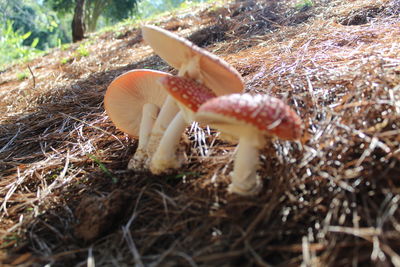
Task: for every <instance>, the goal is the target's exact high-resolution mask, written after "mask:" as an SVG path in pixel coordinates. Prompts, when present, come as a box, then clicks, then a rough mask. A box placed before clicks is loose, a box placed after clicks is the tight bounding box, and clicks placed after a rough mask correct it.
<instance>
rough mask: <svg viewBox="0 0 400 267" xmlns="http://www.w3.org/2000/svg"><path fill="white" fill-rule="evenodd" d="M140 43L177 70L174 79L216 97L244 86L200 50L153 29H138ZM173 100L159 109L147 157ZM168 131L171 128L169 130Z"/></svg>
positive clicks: (235, 73) (234, 72) (216, 59)
mask: <svg viewBox="0 0 400 267" xmlns="http://www.w3.org/2000/svg"><path fill="white" fill-rule="evenodd" d="M142 34H143V39H144V40H145V41H146V42H147V44H149V45H150V46H151V47H152V48H153V50H154V51H155V53H156V54H157V55H159V56H160V57H161V58H162V59H164V60H165V61H166V62H167V63H168V64H170V65H171V66H172V67H174V68H176V69H178V76H180V77H186V78H191V79H193V80H195V81H197V82H198V83H200V84H203V85H205V86H206V87H207V88H209V89H211V90H212V91H213V92H214V93H215V94H216V95H224V94H232V93H240V92H242V91H243V88H244V84H243V81H242V77H241V76H240V74H239V73H238V71H237V70H235V69H234V68H233V67H232V66H230V65H229V64H228V63H226V62H225V61H223V60H222V59H220V58H219V57H217V56H215V55H213V54H212V53H210V52H208V51H206V50H205V49H202V48H200V47H198V46H196V45H194V44H193V43H192V42H190V41H188V40H186V39H185V38H182V37H179V36H177V35H176V34H173V33H171V32H169V31H166V30H164V29H161V28H159V27H156V26H148V25H147V26H142ZM173 102H174V101H173V100H172V99H171V98H170V97H168V98H167V100H166V101H165V104H164V106H163V107H162V108H161V111H160V115H159V118H158V119H157V120H156V122H155V124H154V127H153V130H152V132H151V136H150V140H149V144H148V154H149V156H151V155H153V154H154V152H155V150H156V149H157V146H158V144H159V140H160V138H161V136H162V135H163V134H164V132H165V129H166V127H168V124H165V123H162V120H161V118H162V117H163V116H164V115H163V114H164V113H165V112H168V110H169V107H170V106H171V105H173ZM171 127H172V126H171Z"/></svg>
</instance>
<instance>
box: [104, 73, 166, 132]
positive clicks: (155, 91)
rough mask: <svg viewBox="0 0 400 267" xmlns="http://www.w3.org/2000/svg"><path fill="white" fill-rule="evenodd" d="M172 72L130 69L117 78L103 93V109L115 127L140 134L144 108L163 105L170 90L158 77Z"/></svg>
mask: <svg viewBox="0 0 400 267" xmlns="http://www.w3.org/2000/svg"><path fill="white" fill-rule="evenodd" d="M167 76H170V74H168V73H165V72H161V71H155V70H147V69H138V70H132V71H128V72H126V73H124V74H122V75H120V76H118V77H117V78H115V79H114V80H113V81H112V82H111V84H110V85H109V86H108V88H107V92H106V94H105V96H104V108H105V110H106V112H107V115H108V116H109V117H110V119H111V120H112V122H113V123H114V124H115V126H116V127H117V128H118V129H120V130H121V131H123V132H125V133H127V134H129V135H130V136H133V137H137V136H138V135H139V127H140V121H141V119H142V108H143V105H144V104H146V103H151V104H154V105H156V106H158V107H161V106H162V104H163V103H164V101H165V99H166V97H167V93H166V92H165V90H164V89H163V87H162V85H161V84H160V83H159V82H158V80H159V79H160V78H162V77H167Z"/></svg>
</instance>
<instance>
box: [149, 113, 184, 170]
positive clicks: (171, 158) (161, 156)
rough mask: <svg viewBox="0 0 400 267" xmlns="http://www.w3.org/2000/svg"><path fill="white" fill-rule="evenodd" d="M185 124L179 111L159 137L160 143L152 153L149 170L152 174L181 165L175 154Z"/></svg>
mask: <svg viewBox="0 0 400 267" xmlns="http://www.w3.org/2000/svg"><path fill="white" fill-rule="evenodd" d="M186 126H187V123H186V121H185V120H184V119H183V116H182V112H179V113H178V114H177V115H176V116H175V118H174V119H173V120H172V122H171V124H170V125H169V126H168V129H167V131H166V132H165V133H164V135H163V137H162V138H161V141H160V144H159V146H158V148H157V150H156V152H155V153H154V155H153V157H152V159H151V163H150V171H151V172H152V173H153V174H160V173H163V172H166V171H167V170H168V169H176V168H179V167H180V165H181V161H180V160H179V158H178V156H177V155H176V153H177V150H178V146H179V141H180V139H181V137H182V133H183V132H184V131H185V129H186Z"/></svg>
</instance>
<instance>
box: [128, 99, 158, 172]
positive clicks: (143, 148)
mask: <svg viewBox="0 0 400 267" xmlns="http://www.w3.org/2000/svg"><path fill="white" fill-rule="evenodd" d="M159 111H160V109H159V107H158V106H157V105H154V104H151V103H146V104H144V105H143V108H142V119H141V121H140V129H139V143H138V147H137V149H136V153H135V155H134V156H133V158H132V159H131V160H130V161H129V163H128V169H130V170H132V169H138V168H143V165H144V163H145V161H146V160H147V144H148V142H149V139H150V133H151V131H152V129H153V126H154V122H155V121H156V119H157V115H158V112H159Z"/></svg>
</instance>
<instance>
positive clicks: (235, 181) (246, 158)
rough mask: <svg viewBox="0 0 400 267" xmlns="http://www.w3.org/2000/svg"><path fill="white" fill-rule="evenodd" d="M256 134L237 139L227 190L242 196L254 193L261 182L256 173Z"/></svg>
mask: <svg viewBox="0 0 400 267" xmlns="http://www.w3.org/2000/svg"><path fill="white" fill-rule="evenodd" d="M255 140H259V138H258V137H257V136H243V137H240V139H239V145H238V147H237V151H236V155H235V161H234V167H233V172H232V173H231V178H232V183H231V184H230V185H229V188H228V192H229V193H236V194H239V195H243V196H249V195H255V194H257V193H258V192H259V191H260V190H261V188H262V183H261V180H260V178H259V177H258V175H257V168H258V165H259V148H260V144H258V142H257V141H255Z"/></svg>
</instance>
